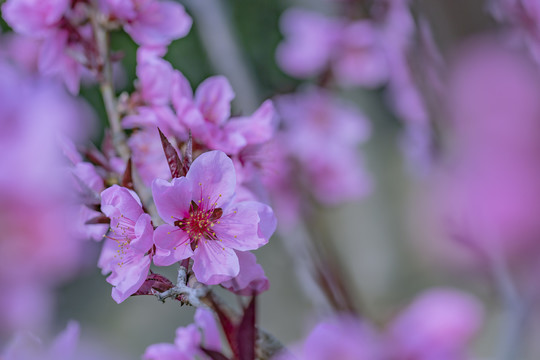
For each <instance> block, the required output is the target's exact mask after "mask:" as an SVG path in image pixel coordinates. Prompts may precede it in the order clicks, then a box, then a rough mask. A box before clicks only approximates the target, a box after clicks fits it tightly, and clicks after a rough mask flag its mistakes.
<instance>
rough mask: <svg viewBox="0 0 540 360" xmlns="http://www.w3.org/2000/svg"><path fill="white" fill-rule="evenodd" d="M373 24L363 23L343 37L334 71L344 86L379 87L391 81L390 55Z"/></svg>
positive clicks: (353, 25) (348, 28) (354, 25)
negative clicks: (382, 45)
mask: <svg viewBox="0 0 540 360" xmlns="http://www.w3.org/2000/svg"><path fill="white" fill-rule="evenodd" d="M381 41H382V39H381V36H380V34H379V32H378V29H377V28H376V27H375V25H374V24H373V22H371V21H369V20H359V21H355V22H352V23H350V24H348V25H347V26H346V27H344V29H343V31H342V34H341V36H340V46H341V50H340V52H339V53H338V54H337V55H336V56H335V59H334V61H333V66H332V70H333V72H334V75H335V76H336V80H337V82H338V83H339V84H340V85H342V86H362V87H377V86H381V85H383V84H385V83H386V82H387V80H388V78H389V73H390V71H389V64H388V59H387V54H386V52H385V51H384V49H383V47H381V45H380V43H381Z"/></svg>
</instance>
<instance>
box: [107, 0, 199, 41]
mask: <svg viewBox="0 0 540 360" xmlns="http://www.w3.org/2000/svg"><path fill="white" fill-rule="evenodd" d="M128 2H131V3H132V6H129V4H121V2H118V1H116V0H106V1H104V3H105V7H106V8H108V10H109V11H111V14H110V15H112V16H114V17H116V18H118V19H120V20H121V21H122V22H124V29H125V30H126V32H127V33H128V34H129V35H130V36H131V37H132V38H133V40H134V41H135V42H136V43H137V44H139V45H148V46H168V45H169V44H170V43H171V42H172V41H173V40H176V39H180V38H182V37H184V36H186V35H187V34H188V32H189V30H190V29H191V24H192V20H191V17H189V15H187V14H186V11H185V10H184V7H183V6H182V5H180V4H178V3H177V2H173V1H157V0H128V1H124V3H128Z"/></svg>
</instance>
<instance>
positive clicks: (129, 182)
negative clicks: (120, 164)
mask: <svg viewBox="0 0 540 360" xmlns="http://www.w3.org/2000/svg"><path fill="white" fill-rule="evenodd" d="M122 186H123V187H125V188H128V189H130V190H134V188H133V173H132V169H131V158H129V160H128V162H127V164H126V170H125V171H124V176H122Z"/></svg>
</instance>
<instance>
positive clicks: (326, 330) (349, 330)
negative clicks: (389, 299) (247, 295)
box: [278, 315, 384, 360]
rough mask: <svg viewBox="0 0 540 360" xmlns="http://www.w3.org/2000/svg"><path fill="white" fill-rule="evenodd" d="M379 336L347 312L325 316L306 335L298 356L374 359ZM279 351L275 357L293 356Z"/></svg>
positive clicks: (317, 359)
mask: <svg viewBox="0 0 540 360" xmlns="http://www.w3.org/2000/svg"><path fill="white" fill-rule="evenodd" d="M383 350H384V348H383V347H382V343H381V339H380V336H379V335H378V334H377V333H376V332H375V330H374V329H373V328H372V327H371V326H370V325H369V324H367V323H366V322H364V321H363V320H360V319H358V318H355V317H353V316H350V315H339V316H335V317H332V318H329V319H326V320H324V321H322V322H320V323H319V324H317V326H316V327H315V328H314V329H313V330H312V331H311V333H310V334H309V335H308V337H307V338H306V340H305V342H304V344H303V346H302V348H301V350H300V353H299V354H298V357H297V358H298V359H299V360H308V359H309V360H327V359H340V360H378V359H383V358H384V357H383ZM294 358H295V357H293V356H292V355H290V354H283V355H282V356H281V357H278V359H280V360H281V359H283V360H286V359H287V360H288V359H294Z"/></svg>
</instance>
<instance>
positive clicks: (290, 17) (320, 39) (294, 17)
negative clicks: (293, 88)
mask: <svg viewBox="0 0 540 360" xmlns="http://www.w3.org/2000/svg"><path fill="white" fill-rule="evenodd" d="M280 28H281V31H282V32H283V34H284V35H285V40H284V41H283V42H282V43H281V44H280V45H279V46H278V48H277V50H276V59H277V62H278V64H279V65H280V67H281V68H282V69H283V70H284V71H286V72H287V73H289V74H291V75H293V76H298V77H311V76H315V75H319V74H320V73H322V72H323V71H324V70H325V68H326V67H327V66H328V63H329V61H330V57H331V56H332V54H333V52H334V50H335V49H336V45H337V41H338V39H339V37H340V35H341V34H340V31H341V28H342V22H341V20H336V19H331V18H327V17H326V16H324V15H321V14H319V13H316V12H312V11H307V10H302V9H290V10H287V11H286V12H285V13H284V14H283V16H282V17H281V21H280Z"/></svg>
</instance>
